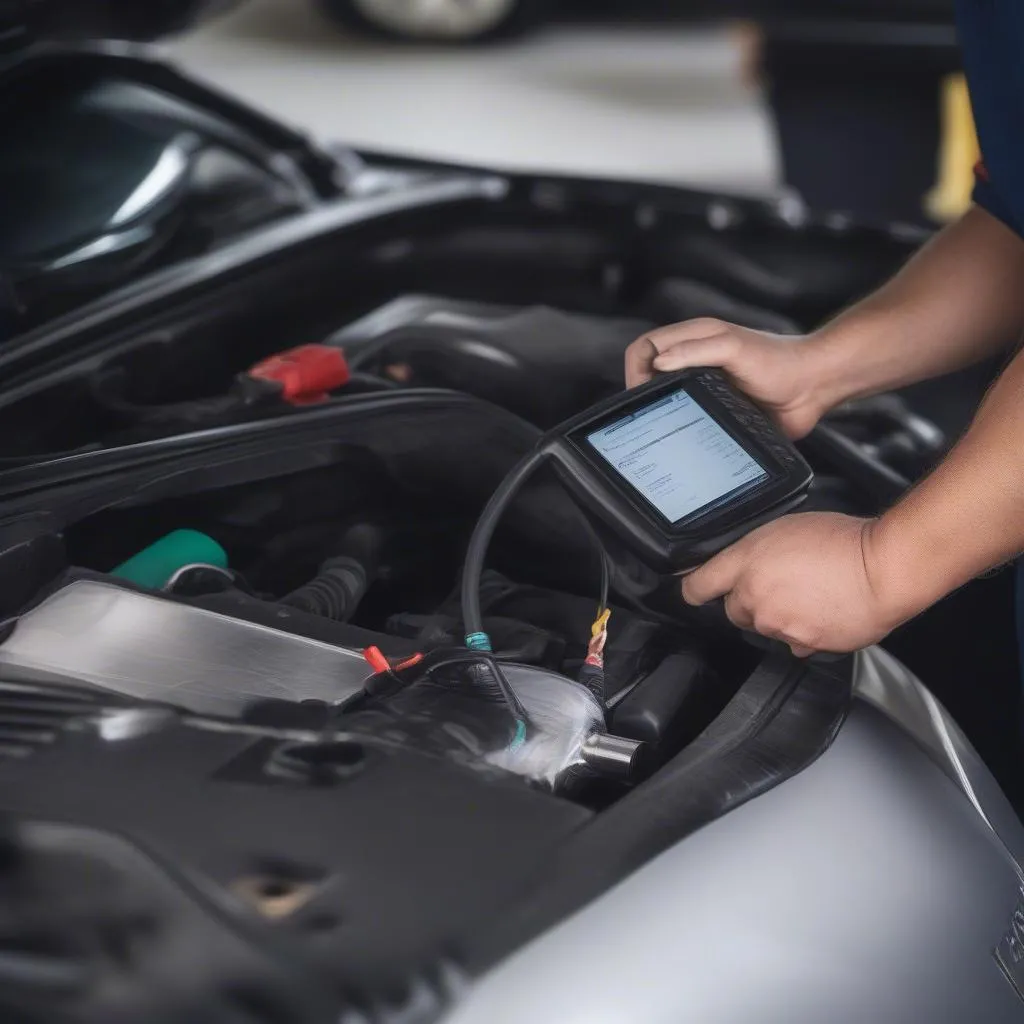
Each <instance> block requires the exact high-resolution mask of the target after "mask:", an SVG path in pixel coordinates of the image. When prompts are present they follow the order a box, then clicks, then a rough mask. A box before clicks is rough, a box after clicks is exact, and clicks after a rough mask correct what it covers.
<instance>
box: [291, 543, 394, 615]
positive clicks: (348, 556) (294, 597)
mask: <svg viewBox="0 0 1024 1024" xmlns="http://www.w3.org/2000/svg"><path fill="white" fill-rule="evenodd" d="M381 545H382V538H381V534H380V531H379V530H378V529H377V528H376V527H375V526H370V525H369V524H360V525H358V526H354V527H352V529H351V530H349V531H348V532H347V533H346V534H345V536H344V538H343V539H342V542H341V545H340V548H341V552H342V553H341V554H338V555H336V556H335V557H334V558H329V559H327V561H326V562H324V563H323V565H321V566H320V571H319V572H318V573H317V575H316V577H315V578H314V579H312V580H310V581H309V582H308V583H305V584H303V585H302V586H301V587H299V588H298V590H293V591H292V592H291V593H290V594H288V595H286V596H285V597H283V598H282V599H281V603H282V604H285V605H287V606H288V607H290V608H298V609H299V610H300V611H304V612H309V613H310V614H312V615H320V616H322V617H323V618H325V619H333V620H334V621H335V622H348V620H349V619H350V618H351V617H352V616H353V615H354V614H355V610H356V609H357V608H358V607H359V603H360V602H361V601H362V599H363V597H364V595H365V594H366V591H367V590H368V589H369V587H370V584H371V583H372V582H373V580H374V577H375V576H376V575H377V566H378V558H379V554H380V549H381Z"/></svg>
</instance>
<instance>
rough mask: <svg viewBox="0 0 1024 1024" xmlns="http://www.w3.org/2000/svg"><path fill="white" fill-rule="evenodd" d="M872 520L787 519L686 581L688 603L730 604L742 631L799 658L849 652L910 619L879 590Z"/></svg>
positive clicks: (806, 515)
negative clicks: (782, 644)
mask: <svg viewBox="0 0 1024 1024" xmlns="http://www.w3.org/2000/svg"><path fill="white" fill-rule="evenodd" d="M875 522H876V521H875V520H873V519H858V518H855V517H853V516H846V515H839V514H838V513H834V512H803V513H799V514H796V515H789V516H783V517H782V518H781V519H776V520H775V521H774V522H772V523H768V524H767V525H766V526H762V527H760V528H759V529H757V530H754V531H753V532H752V533H749V534H748V535H747V536H746V537H744V538H743V539H742V540H740V541H737V542H736V543H735V544H733V545H732V547H730V548H726V550H725V551H722V552H720V553H719V554H718V555H716V556H715V557H714V558H712V559H711V560H710V561H708V562H706V563H705V564H704V565H702V566H701V567H700V568H699V569H695V570H694V571H693V572H692V573H690V574H689V575H688V576H687V577H686V579H685V580H684V581H683V597H684V598H685V599H686V601H687V602H688V603H689V604H698V605H699V604H704V603H705V602H706V601H711V600H713V599H714V598H718V597H724V598H725V611H726V614H727V615H728V616H729V618H730V619H731V620H732V621H733V622H734V623H735V624H736V625H737V626H739V627H740V628H742V629H750V630H755V631H756V632H758V633H761V634H762V635H763V636H767V637H772V638H774V639H778V640H782V641H784V642H785V643H787V644H789V646H790V648H791V649H792V651H793V653H794V654H796V655H797V656H798V657H807V656H808V655H810V654H813V653H814V652H816V651H829V652H832V653H845V652H847V651H856V650H859V649H860V648H862V647H867V646H868V645H869V644H873V643H876V642H877V641H879V640H881V639H882V637H884V636H885V635H886V634H887V633H889V632H891V631H892V630H893V629H894V628H895V627H896V626H898V625H899V624H900V623H901V622H902V621H905V619H907V618H909V617H910V614H908V613H907V612H905V611H904V612H902V613H901V612H900V611H897V610H896V608H895V607H893V606H892V605H893V604H894V603H895V602H889V601H887V600H886V599H885V596H884V595H883V594H882V593H881V592H880V591H881V583H880V580H881V579H882V578H884V577H885V575H886V573H885V572H884V570H883V569H882V568H881V567H879V566H878V565H877V557H878V556H877V554H876V552H875V551H874V549H873V545H872V533H873V528H874V523H875Z"/></svg>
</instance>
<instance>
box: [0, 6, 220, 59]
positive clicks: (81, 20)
mask: <svg viewBox="0 0 1024 1024" xmlns="http://www.w3.org/2000/svg"><path fill="white" fill-rule="evenodd" d="M236 3H237V0H147V2H145V3H137V2H136V0H3V2H2V3H0V52H3V51H4V50H11V49H14V48H17V47H22V46H26V45H28V44H29V43H31V42H33V41H36V40H38V39H40V38H42V37H47V36H53V35H60V36H68V35H71V36H78V37H86V38H90V39H136V40H151V39H158V38H160V37H161V36H165V35H170V34H173V33H175V32H180V31H182V30H183V29H186V28H188V27H190V26H191V25H193V24H195V23H196V22H197V21H199V20H200V19H202V18H205V17H208V16H211V15H214V14H217V13H219V12H221V11H224V10H227V9H228V8H229V7H233V6H234V5H235V4H236Z"/></svg>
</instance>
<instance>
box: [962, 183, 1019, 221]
mask: <svg viewBox="0 0 1024 1024" xmlns="http://www.w3.org/2000/svg"><path fill="white" fill-rule="evenodd" d="M971 198H972V199H973V200H974V204H975V206H980V207H981V208H982V209H983V210H986V211H987V212H988V213H991V214H992V216H993V217H995V218H996V220H1000V221H1002V222H1003V223H1004V224H1005V225H1006V226H1007V227H1008V228H1009V229H1010V230H1011V231H1013V232H1016V233H1019V230H1018V228H1017V225H1016V223H1015V221H1014V217H1013V213H1012V212H1011V210H1010V207H1009V206H1008V204H1007V203H1005V202H1004V201H1003V200H1002V199H1001V198H1000V196H999V192H998V191H997V190H996V188H995V187H994V186H993V184H992V182H991V181H989V179H988V175H987V174H985V172H984V169H983V168H980V169H977V170H975V173H974V192H973V193H972V195H971Z"/></svg>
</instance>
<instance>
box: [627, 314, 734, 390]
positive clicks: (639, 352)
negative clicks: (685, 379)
mask: <svg viewBox="0 0 1024 1024" xmlns="http://www.w3.org/2000/svg"><path fill="white" fill-rule="evenodd" d="M727 329H728V325H727V324H724V323H722V322H721V321H720V320H710V319H707V318H700V319H697V320H685V321H683V322H682V323H679V324H669V326H668V327H658V328H656V329H655V330H653V331H648V332H647V334H644V335H642V336H641V337H639V338H637V339H636V341H634V342H633V343H632V344H631V345H630V346H629V348H627V349H626V387H628V388H634V387H636V386H637V385H638V384H644V383H646V382H647V381H649V380H650V379H651V378H652V377H653V376H654V374H655V372H657V371H656V369H655V366H654V362H655V360H656V359H658V358H659V357H660V356H661V355H662V354H663V353H665V352H667V351H668V350H669V349H670V348H672V346H673V345H678V344H680V343H682V342H689V341H693V340H696V339H700V338H707V337H711V336H713V335H715V334H720V333H722V332H723V331H726V330H727ZM694 365H697V364H694Z"/></svg>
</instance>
